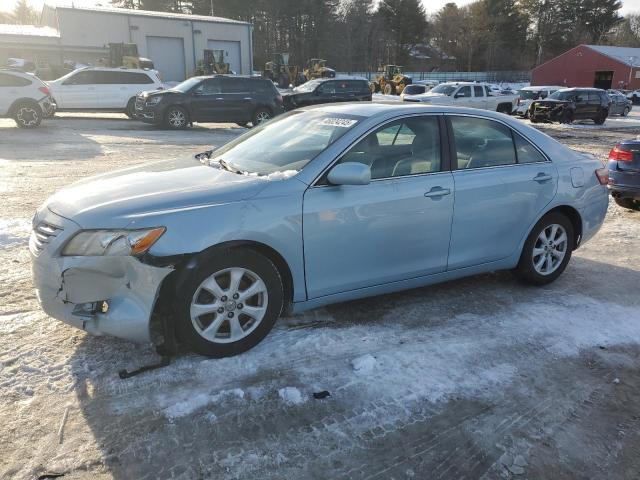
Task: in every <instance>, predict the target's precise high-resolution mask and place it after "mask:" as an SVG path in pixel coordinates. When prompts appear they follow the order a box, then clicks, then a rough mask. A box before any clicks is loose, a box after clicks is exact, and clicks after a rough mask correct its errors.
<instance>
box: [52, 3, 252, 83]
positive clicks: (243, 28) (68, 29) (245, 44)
mask: <svg viewBox="0 0 640 480" xmlns="http://www.w3.org/2000/svg"><path fill="white" fill-rule="evenodd" d="M57 21H58V29H59V31H60V44H61V45H62V46H63V47H67V48H69V47H78V48H86V47H106V46H107V44H109V43H118V42H130V43H135V44H136V45H137V46H138V53H139V54H140V56H142V57H147V56H148V53H147V36H157V37H174V38H182V39H183V44H184V49H185V52H184V58H185V63H186V65H185V74H186V76H187V77H188V76H190V75H191V74H192V73H193V71H194V70H195V66H196V63H197V62H198V60H201V59H202V58H204V49H206V48H207V41H208V40H226V41H238V42H240V56H241V59H240V64H241V71H240V72H237V73H242V74H251V71H252V66H253V65H252V58H251V55H252V49H251V26H250V25H248V24H234V23H217V22H205V21H198V20H190V19H187V18H185V19H182V18H179V19H174V18H156V17H150V16H143V15H136V14H135V13H134V12H132V13H131V14H127V13H111V12H103V11H93V10H82V9H70V8H57ZM194 46H195V48H194Z"/></svg>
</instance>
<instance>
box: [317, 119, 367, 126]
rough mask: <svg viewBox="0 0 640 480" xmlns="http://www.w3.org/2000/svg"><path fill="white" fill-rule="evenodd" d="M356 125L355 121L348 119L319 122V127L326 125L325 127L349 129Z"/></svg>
mask: <svg viewBox="0 0 640 480" xmlns="http://www.w3.org/2000/svg"><path fill="white" fill-rule="evenodd" d="M356 123H358V121H357V120H351V119H350V118H325V119H324V120H322V121H321V122H320V125H326V126H327V127H343V128H349V127H352V126H353V125H355V124H356Z"/></svg>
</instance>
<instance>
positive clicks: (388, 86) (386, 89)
mask: <svg viewBox="0 0 640 480" xmlns="http://www.w3.org/2000/svg"><path fill="white" fill-rule="evenodd" d="M383 93H384V94H385V95H393V94H395V93H396V89H395V88H394V87H393V85H392V84H390V83H387V84H386V85H385V86H384V92H383Z"/></svg>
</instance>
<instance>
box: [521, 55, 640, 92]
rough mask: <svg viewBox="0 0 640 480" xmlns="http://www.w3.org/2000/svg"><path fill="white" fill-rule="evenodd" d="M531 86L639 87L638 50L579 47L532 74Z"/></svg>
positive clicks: (632, 88)
mask: <svg viewBox="0 0 640 480" xmlns="http://www.w3.org/2000/svg"><path fill="white" fill-rule="evenodd" d="M531 85H564V86H567V87H596V88H603V89H605V90H607V89H609V88H613V89H630V90H635V89H638V88H640V48H629V47H610V46H606V45H578V46H577V47H575V48H572V49H571V50H569V51H567V52H565V53H563V54H562V55H558V56H557V57H556V58H553V59H551V60H549V61H548V62H546V63H543V64H542V65H539V66H538V67H536V68H534V69H533V71H532V72H531Z"/></svg>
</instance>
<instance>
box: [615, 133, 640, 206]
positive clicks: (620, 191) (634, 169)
mask: <svg viewBox="0 0 640 480" xmlns="http://www.w3.org/2000/svg"><path fill="white" fill-rule="evenodd" d="M608 187H609V191H610V192H611V196H612V197H613V199H614V200H615V202H616V203H617V204H618V205H620V206H621V207H624V208H630V209H631V210H640V140H626V141H623V142H620V143H619V144H618V145H616V146H615V147H614V148H613V149H612V150H611V152H609V184H608Z"/></svg>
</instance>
